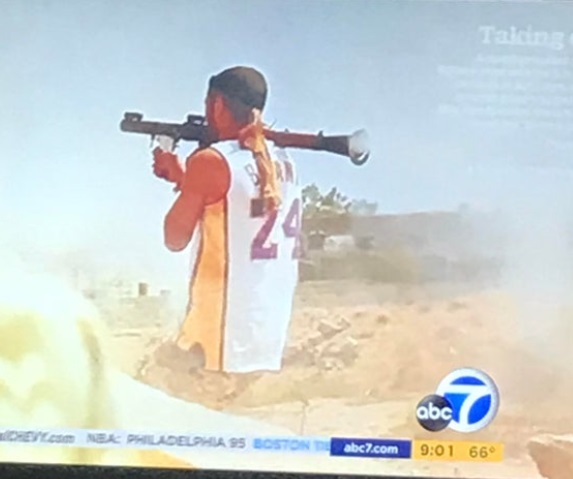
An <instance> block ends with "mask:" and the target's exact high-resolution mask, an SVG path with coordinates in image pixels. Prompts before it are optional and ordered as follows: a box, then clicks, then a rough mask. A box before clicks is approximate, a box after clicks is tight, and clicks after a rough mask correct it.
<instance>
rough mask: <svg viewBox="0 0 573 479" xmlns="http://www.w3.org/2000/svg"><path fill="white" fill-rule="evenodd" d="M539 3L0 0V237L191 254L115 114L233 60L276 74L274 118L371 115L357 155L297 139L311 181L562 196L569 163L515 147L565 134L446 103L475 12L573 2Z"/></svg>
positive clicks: (180, 90)
mask: <svg viewBox="0 0 573 479" xmlns="http://www.w3.org/2000/svg"><path fill="white" fill-rule="evenodd" d="M543 3H544V4H543V5H534V4H530V3H528V4H521V5H519V4H515V3H513V2H510V3H506V2H504V3H498V2H490V3H483V2H480V3H479V4H478V3H476V4H470V3H469V2H459V3H454V2H441V3H438V2H431V1H427V2H407V1H402V0H400V1H383V0H378V1H376V0H372V1H359V0H353V1H333V0H331V1H318V0H315V1H309V0H288V1H286V2H279V1H271V0H268V1H255V0H249V1H240V2H238V1H236V0H228V1H222V0H219V1H217V0H205V1H197V0H184V1H179V0H156V1H151V0H138V1H136V0H123V1H121V2H116V1H110V0H97V1H95V0H91V1H90V0H82V1H81V2H72V1H68V0H60V1H39V0H22V1H16V0H0V7H1V12H2V15H1V17H0V59H1V62H2V66H3V71H2V75H1V76H0V87H1V88H2V92H3V95H2V112H3V114H2V116H1V117H0V140H1V145H2V150H3V151H2V155H1V158H2V160H0V161H1V166H2V176H1V177H0V199H1V200H2V206H1V210H0V212H1V213H2V221H3V224H4V227H3V228H2V230H3V237H4V239H5V240H6V241H13V240H14V239H17V240H18V241H21V242H24V243H26V244H28V245H34V246H35V247H36V248H40V250H46V251H51V252H58V251H59V252H62V251H70V250H77V251H78V252H79V253H78V254H81V251H86V252H88V253H89V254H90V255H91V257H92V259H93V261H94V262H95V263H101V264H102V265H103V264H106V265H107V264H116V265H120V264H121V265H125V268H131V269H133V270H134V271H137V274H147V275H159V276H157V277H167V276H168V275H172V274H179V273H180V272H182V271H183V272H184V270H185V264H186V262H187V258H186V255H185V254H183V255H181V254H180V255H174V254H171V253H169V252H167V251H165V250H164V248H163V246H162V219H163V215H164V213H165V211H166V209H167V208H168V206H169V205H170V203H171V202H172V200H173V199H174V195H173V193H172V192H171V190H170V187H169V186H168V185H167V184H166V183H164V182H162V181H160V180H157V179H156V178H155V177H153V175H152V174H151V169H150V164H151V160H150V153H149V149H148V147H149V140H148V139H147V138H145V137H143V136H138V135H129V134H125V133H121V132H120V131H119V121H120V120H121V118H122V115H123V112H124V111H130V110H131V111H133V110H135V111H140V112H143V113H144V114H145V116H146V117H148V118H151V119H164V120H171V121H175V120H177V121H179V120H183V119H184V118H185V116H186V114H187V113H188V112H197V113H202V108H203V99H204V95H205V86H206V81H207V79H208V77H209V76H210V75H212V74H214V73H216V72H218V71H220V70H222V69H224V68H226V67H229V66H232V65H236V64H247V65H253V66H256V67H258V68H260V69H261V70H262V71H263V72H264V73H265V74H266V76H267V78H268V81H269V84H270V98H269V102H268V109H267V111H266V113H265V118H266V120H267V121H268V122H276V124H275V126H276V127H277V128H287V127H288V128H289V129H291V130H300V131H309V132H313V131H318V130H321V129H322V130H324V132H325V133H326V134H340V133H350V132H352V131H354V130H356V129H358V128H362V127H365V128H367V130H368V131H369V134H370V137H371V144H372V157H371V160H370V163H369V164H368V165H367V166H365V167H362V168H356V167H354V166H352V165H351V164H350V162H348V161H345V160H344V159H343V158H340V157H337V156H333V155H329V154H321V153H300V152H293V154H294V155H296V156H295V157H296V158H297V159H298V160H299V168H300V171H301V175H302V179H303V181H304V182H305V183H310V182H316V183H318V184H319V185H321V186H322V187H324V188H326V187H330V186H331V185H337V186H338V187H339V188H340V189H341V190H342V191H343V192H345V193H347V194H349V195H351V196H352V197H358V198H361V197H363V198H368V199H371V200H375V201H377V202H378V203H379V208H380V211H381V212H389V213H393V212H407V211H420V210H430V209H452V208H456V207H457V206H458V205H459V204H460V203H462V202H469V203H475V204H478V205H480V204H481V205H491V204H496V203H497V202H498V201H502V200H500V198H513V199H515V198H518V201H522V200H523V201H525V200H526V199H527V198H531V196H537V197H543V198H547V197H551V194H553V196H554V197H557V196H555V195H560V194H561V192H568V191H570V190H571V188H570V184H571V181H572V176H571V173H570V171H569V170H567V169H561V170H551V171H549V172H545V173H541V172H540V170H539V169H531V168H529V169H526V168H510V167H507V166H506V165H507V164H510V163H512V162H513V163H515V162H519V161H521V160H522V159H525V160H538V159H539V158H538V156H539V155H547V157H551V158H555V159H561V160H563V159H567V158H569V157H571V153H572V151H573V148H571V145H572V144H573V143H571V142H569V143H567V142H561V143H560V144H559V145H558V146H554V144H553V143H551V144H550V143H548V142H547V138H545V137H544V136H543V135H531V134H527V135H524V134H518V135H517V136H516V134H515V133H511V134H509V133H507V132H504V133H496V132H491V131H487V130H481V131H479V130H476V129H475V128H474V129H471V128H470V127H469V126H468V125H467V124H464V123H460V122H456V123H453V122H448V121H445V120H443V119H440V118H438V117H437V115H436V108H437V105H438V103H439V102H440V101H441V100H443V99H445V98H447V97H448V90H447V86H445V85H444V83H443V80H440V78H439V77H438V76H437V74H436V69H437V66H438V65H439V64H464V63H465V64H467V63H469V62H470V61H471V60H472V59H473V58H474V57H475V55H476V54H478V53H480V52H481V53H483V46H482V47H480V45H479V43H480V37H479V35H478V30H477V29H478V27H479V26H480V25H484V24H492V25H498V26H500V27H504V28H509V26H511V25H518V26H521V27H527V26H528V25H533V26H534V27H535V28H537V29H550V30H554V29H556V30H564V31H573V28H572V27H571V25H570V22H569V20H570V19H571V18H573V9H572V8H571V7H570V6H568V5H566V4H563V5H561V6H554V7H550V6H549V5H548V3H549V2H543ZM480 48H481V49H480ZM491 51H492V52H493V50H491ZM496 52H498V53H499V52H500V50H496ZM501 52H502V53H503V52H504V51H503V49H502V50H501ZM571 52H573V46H572V47H571V48H569V49H565V51H563V52H551V51H549V50H545V51H540V50H539V49H538V50H535V51H530V52H529V53H533V54H539V55H554V56H563V55H565V56H568V57H569V58H573V55H572V53H571ZM506 53H514V51H511V52H510V51H509V50H508V51H506ZM569 140H570V139H569ZM190 148H191V146H190V145H182V147H181V148H180V152H181V153H186V152H188V151H189V149H190ZM556 192H559V193H556ZM567 198H569V197H567ZM174 272H176V273H174ZM161 275H163V276H161Z"/></svg>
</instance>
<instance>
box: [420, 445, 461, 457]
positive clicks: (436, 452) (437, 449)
mask: <svg viewBox="0 0 573 479" xmlns="http://www.w3.org/2000/svg"><path fill="white" fill-rule="evenodd" d="M420 453H421V455H422V456H439V457H442V456H449V457H453V456H454V446H453V445H452V444H448V445H443V444H436V445H435V446H429V445H428V444H422V445H421V446H420Z"/></svg>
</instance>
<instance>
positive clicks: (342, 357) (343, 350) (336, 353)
mask: <svg viewBox="0 0 573 479" xmlns="http://www.w3.org/2000/svg"><path fill="white" fill-rule="evenodd" d="M321 357H322V358H336V359H337V360H339V361H341V362H342V363H343V364H344V365H345V366H350V365H352V364H353V363H354V361H356V358H357V357H358V341H356V339H354V338H352V337H347V338H345V339H344V341H342V342H340V343H333V344H329V345H328V346H327V347H326V348H325V349H324V350H323V352H322V355H321Z"/></svg>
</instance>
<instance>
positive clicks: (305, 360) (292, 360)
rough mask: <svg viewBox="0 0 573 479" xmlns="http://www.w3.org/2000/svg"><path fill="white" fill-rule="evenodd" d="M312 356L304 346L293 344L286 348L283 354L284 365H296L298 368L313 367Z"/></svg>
mask: <svg viewBox="0 0 573 479" xmlns="http://www.w3.org/2000/svg"><path fill="white" fill-rule="evenodd" d="M314 362H315V361H314V356H313V354H312V351H311V350H310V349H309V348H307V347H306V346H305V345H304V344H293V345H290V346H288V347H287V348H286V351H285V354H284V363H285V364H296V365H298V366H312V365H314Z"/></svg>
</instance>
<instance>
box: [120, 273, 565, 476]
mask: <svg viewBox="0 0 573 479" xmlns="http://www.w3.org/2000/svg"><path fill="white" fill-rule="evenodd" d="M517 306H518V305H517V304H516V302H515V301H514V298H512V296H511V295H510V294H508V293H507V292H504V291H503V290H500V289H499V288H495V287H490V288H486V287H484V286H480V287H469V286H467V287H462V286H459V285H457V286H455V287H454V286H452V285H444V284H440V285H432V286H428V285H425V286H413V285H410V286H404V285H401V286H392V285H383V284H376V283H368V282H359V281H337V282H333V281H320V282H305V283H301V284H300V285H299V287H298V291H297V296H296V300H295V308H294V315H293V322H292V327H291V331H290V340H289V344H288V346H287V349H286V352H285V359H284V368H283V371H282V372H280V373H266V374H262V375H258V376H256V377H250V378H249V379H248V380H247V381H242V382H240V383H239V382H237V381H235V380H233V379H224V378H223V379H219V378H213V377H212V376H209V375H206V374H201V373H197V374H194V375H190V374H189V373H188V372H186V371H182V370H181V368H180V367H178V365H177V364H169V363H168V361H167V363H166V360H165V358H162V359H161V361H158V360H157V358H156V357H155V354H154V352H155V351H156V349H157V346H158V345H159V344H160V343H161V342H162V341H163V340H164V339H165V338H166V337H168V336H169V335H170V334H172V333H173V326H172V325H173V322H171V323H169V324H170V325H168V324H167V323H166V322H165V321H164V323H165V324H161V321H158V319H157V318H156V317H144V316H142V315H141V314H138V315H137V317H136V318H135V317H134V316H133V315H132V316H129V315H127V316H125V318H130V317H132V318H134V319H133V320H129V319H125V320H124V321H121V322H114V324H113V325H112V336H113V353H114V360H115V361H116V363H117V364H118V365H119V367H120V368H121V369H122V370H123V371H124V372H126V373H128V374H129V375H130V376H132V377H133V378H135V379H137V380H139V381H141V382H143V383H146V384H148V385H150V386H152V387H153V388H156V389H159V390H161V391H163V392H165V393H167V394H169V395H171V396H173V397H176V398H179V399H183V400H185V401H188V402H191V403H199V404H202V405H205V406H206V407H209V408H212V409H218V410H221V411H225V412H229V413H232V414H234V415H239V416H247V417H250V418H253V419H258V420H263V421H265V422H267V423H269V424H272V425H276V426H279V427H284V428H287V429H288V430H290V431H292V432H293V433H295V434H302V435H309V436H335V435H340V436H347V437H348V436H356V437H373V438H412V439H414V438H415V439H444V440H457V439H459V440H470V439H471V440H478V441H494V442H502V443H504V444H505V461H504V462H503V463H502V464H479V463H471V464H469V463H468V464H466V463H455V464H442V463H424V462H416V463H413V462H409V461H390V460H387V459H383V460H376V461H374V460H372V461H370V460H362V459H350V460H347V459H346V458H345V459H344V460H341V461H340V462H337V461H336V459H334V458H333V459H331V460H330V461H329V462H328V465H324V468H322V466H321V469H319V470H320V471H322V472H360V470H361V469H358V468H362V467H363V463H364V464H366V463H367V462H370V463H371V464H374V465H373V466H372V467H374V469H368V472H369V473H372V472H373V471H377V472H379V473H381V474H382V473H386V474H400V473H402V474H411V473H416V474H420V475H425V476H428V475H438V476H443V477H476V478H478V477H479V478H493V477H495V478H496V479H497V478H512V479H517V478H520V479H521V478H527V479H537V478H541V477H542V476H541V475H540V473H539V472H538V468H537V465H536V464H535V462H534V461H533V460H532V458H531V456H530V453H529V451H528V444H529V443H530V441H531V440H532V439H533V438H535V437H538V436H539V435H542V434H546V433H548V434H567V433H571V432H573V431H572V430H573V412H572V411H571V409H570V407H569V405H570V404H571V403H572V402H573V375H572V374H571V370H570V369H569V370H568V368H567V367H563V368H561V367H560V366H562V363H559V361H562V360H563V357H564V356H563V354H568V351H569V350H568V344H566V342H565V340H566V339H567V338H570V337H571V334H570V332H571V330H570V329H568V326H567V324H568V323H563V324H561V323H560V324H561V325H560V326H558V327H556V330H555V334H554V340H555V342H554V346H553V347H551V348H548V350H549V351H555V356H554V357H552V356H551V354H547V353H546V352H545V353H543V354H542V353H540V351H538V350H536V349H535V348H532V347H531V346H527V347H526V346H524V341H523V339H522V337H521V333H518V331H522V330H523V327H522V324H520V316H521V314H522V312H521V311H520V310H519V309H518V307H517ZM539 321H545V318H543V317H540V318H539ZM175 322H176V321H175ZM569 358H573V354H571V355H570V356H569ZM569 364H570V363H569ZM464 366H469V367H477V368H480V369H483V370H485V371H486V372H487V373H489V374H490V375H491V376H492V377H493V378H494V379H495V381H496V383H497V385H498V388H499V390H500V393H501V406H500V410H499V413H498V416H497V417H496V419H495V420H494V422H493V423H492V424H491V425H490V426H489V427H488V428H486V429H485V430H482V431H479V432H477V433H474V434H472V435H462V434H457V433H454V432H452V431H447V432H440V433H438V434H436V433H429V432H426V431H424V430H423V429H422V428H421V427H420V426H419V425H418V424H417V421H416V418H415V407H416V405H417V403H418V401H419V400H420V399H421V398H422V397H424V396H425V395H427V394H430V393H432V392H434V390H435V388H436V386H437V384H438V383H439V381H440V380H441V379H442V378H443V377H444V376H445V375H446V374H447V373H449V372H451V371H452V370H453V369H456V368H459V367H464ZM323 462H324V461H323ZM307 464H308V466H307V468H308V470H309V471H312V469H313V465H312V464H313V459H312V458H311V457H308V463H307ZM376 465H379V467H378V466H376ZM376 467H378V469H377V468H376ZM353 468H355V469H353ZM298 469H299V470H301V469H303V468H300V467H299V468H298ZM568 477H569V476H568Z"/></svg>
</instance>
